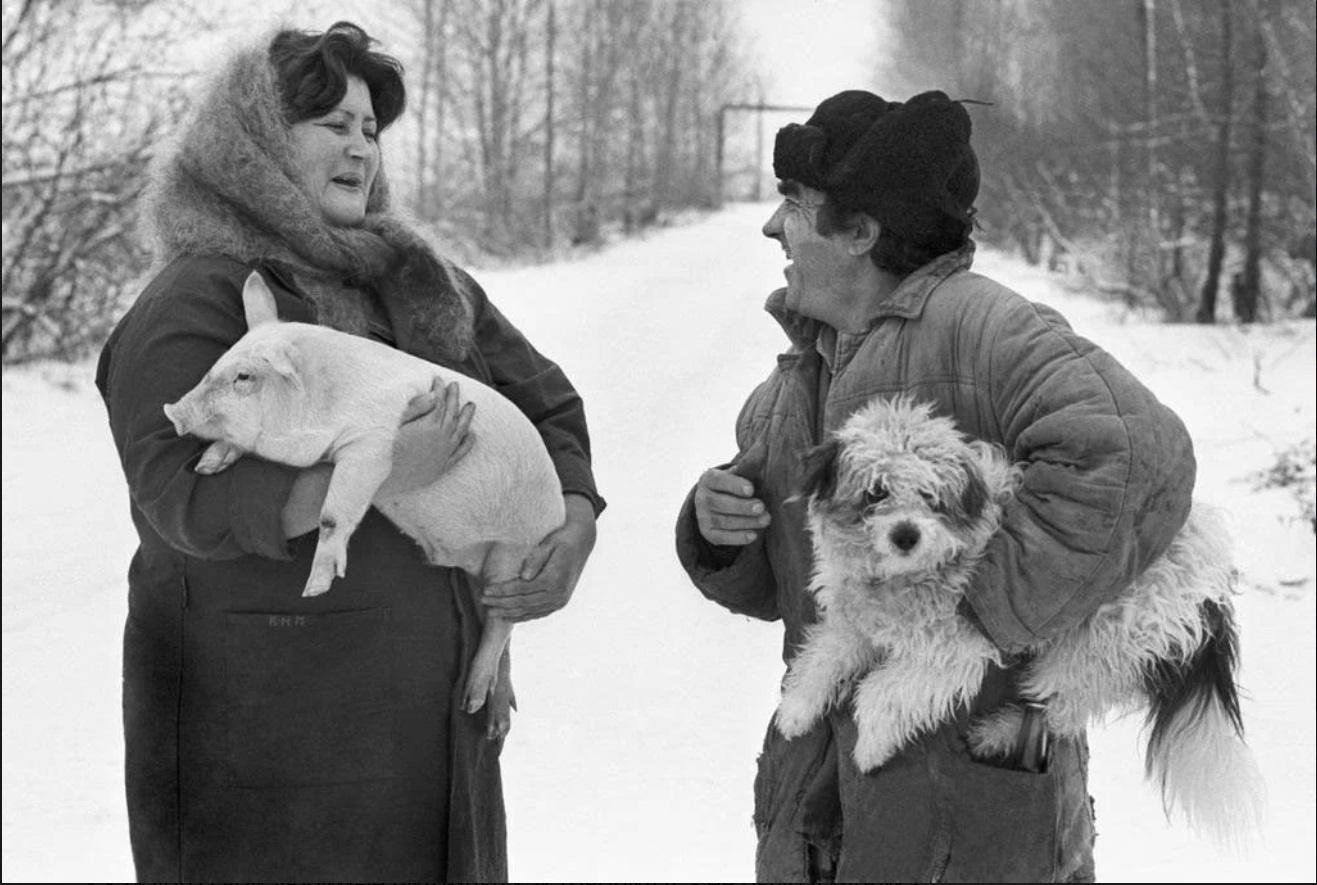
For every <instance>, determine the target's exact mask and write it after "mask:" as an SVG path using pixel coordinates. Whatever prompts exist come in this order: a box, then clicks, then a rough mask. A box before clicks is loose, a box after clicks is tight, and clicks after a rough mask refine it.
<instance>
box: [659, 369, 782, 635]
mask: <svg viewBox="0 0 1317 885" xmlns="http://www.w3.org/2000/svg"><path fill="white" fill-rule="evenodd" d="M763 390H764V386H763V385H761V386H760V387H759V388H758V389H756V391H755V392H754V393H753V394H751V395H750V398H749V399H748V400H746V403H745V405H744V406H743V407H742V408H741V414H740V415H739V416H738V417H737V420H736V436H737V444H738V446H739V448H740V453H739V454H738V455H737V456H736V458H734V459H733V460H731V461H729V462H728V463H726V464H722V465H719V467H718V469H719V470H728V469H730V468H732V467H734V466H735V465H736V464H737V462H738V461H740V460H741V459H742V458H743V457H745V455H746V453H747V452H749V451H750V450H751V449H752V448H754V442H755V440H756V439H757V438H758V435H759V433H762V428H755V427H752V426H751V425H752V423H753V422H752V421H751V420H750V416H751V415H752V414H754V411H755V409H754V407H755V403H756V400H757V398H758V397H759V396H760V395H761V393H762V391H763ZM751 479H752V481H753V482H754V483H755V486H756V488H758V487H759V486H760V480H759V479H757V478H754V477H753V476H751ZM696 488H698V485H697V486H692V487H691V490H690V492H689V493H688V494H687V495H686V500H685V502H684V503H683V504H682V505H681V511H680V512H679V513H678V515H677V527H676V542H677V559H678V560H679V561H680V562H681V565H682V568H684V569H685V570H686V574H687V575H689V576H690V579H691V582H692V583H694V584H695V586H696V588H697V589H698V590H699V591H700V592H701V593H702V594H704V596H705V598H707V599H710V600H712V601H714V602H716V603H718V604H719V605H721V606H722V607H723V608H726V609H728V610H729V611H732V612H735V613H736V614H738V615H748V616H750V617H752V618H759V619H760V620H764V621H776V620H778V619H780V618H781V617H782V613H781V611H780V610H779V609H778V604H777V578H776V576H775V575H774V573H773V566H772V563H771V561H770V560H769V558H768V548H767V537H768V533H767V532H760V533H759V536H758V538H756V539H755V540H754V542H753V543H750V544H746V545H744V546H742V547H722V546H717V545H714V544H710V543H709V542H708V541H706V540H705V539H704V536H703V535H702V534H700V527H699V522H698V521H697V520H696V518H695V489H696ZM776 516H777V514H774V517H775V518H776Z"/></svg>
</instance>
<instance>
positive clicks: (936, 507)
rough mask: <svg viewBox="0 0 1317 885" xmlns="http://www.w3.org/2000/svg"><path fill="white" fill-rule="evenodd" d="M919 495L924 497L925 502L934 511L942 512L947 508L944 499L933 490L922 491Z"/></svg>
mask: <svg viewBox="0 0 1317 885" xmlns="http://www.w3.org/2000/svg"><path fill="white" fill-rule="evenodd" d="M919 496H920V497H921V498H923V499H924V503H925V504H927V505H928V509H929V510H932V511H933V512H934V513H942V512H944V511H945V510H946V509H947V508H946V505H945V504H943V503H942V500H941V499H940V498H938V496H937V495H935V494H933V493H932V492H920V493H919Z"/></svg>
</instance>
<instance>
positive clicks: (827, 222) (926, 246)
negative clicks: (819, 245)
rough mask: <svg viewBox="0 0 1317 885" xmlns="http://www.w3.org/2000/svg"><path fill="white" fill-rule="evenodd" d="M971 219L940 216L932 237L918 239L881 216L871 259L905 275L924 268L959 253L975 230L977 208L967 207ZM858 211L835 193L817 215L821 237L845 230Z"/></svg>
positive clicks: (816, 223)
mask: <svg viewBox="0 0 1317 885" xmlns="http://www.w3.org/2000/svg"><path fill="white" fill-rule="evenodd" d="M966 211H967V212H968V214H969V216H970V222H969V223H966V222H963V221H958V220H956V219H954V218H951V217H949V216H945V215H942V216H939V217H938V218H937V219H936V220H935V221H933V222H931V225H932V228H933V232H932V234H931V235H930V236H927V237H920V238H919V239H915V238H913V237H908V236H905V235H903V234H900V233H897V232H896V231H895V230H894V227H895V226H894V225H891V224H887V223H886V222H885V221H884V220H883V219H881V218H879V219H877V221H878V224H879V226H880V227H881V232H880V233H879V234H878V242H877V243H876V244H875V245H874V247H873V248H872V249H871V250H869V259H870V260H871V261H873V263H874V265H875V266H877V267H878V268H879V269H881V270H885V271H887V272H889V273H894V274H896V275H897V276H900V277H903V276H905V275H906V274H909V273H912V272H914V271H916V270H918V269H919V268H921V267H923V266H924V265H925V264H928V262H930V261H932V260H933V259H934V258H937V257H938V256H939V255H945V254H946V253H948V252H955V251H956V250H957V249H959V248H960V247H961V246H964V245H965V244H966V243H967V242H969V236H970V232H971V231H972V230H973V218H974V209H973V208H972V207H971V208H970V209H968V210H966ZM854 214H855V213H854V212H851V211H847V210H846V209H844V208H842V207H841V206H839V205H837V203H836V202H834V201H833V199H832V197H831V196H828V198H827V199H826V200H825V201H824V203H823V205H822V206H820V207H819V209H818V212H817V214H816V215H815V216H814V217H815V230H817V231H818V233H819V234H820V235H821V236H825V237H828V236H832V235H833V234H835V233H837V232H838V231H840V230H842V229H844V228H845V227H846V225H847V224H849V223H850V222H851V219H852V218H853V217H854Z"/></svg>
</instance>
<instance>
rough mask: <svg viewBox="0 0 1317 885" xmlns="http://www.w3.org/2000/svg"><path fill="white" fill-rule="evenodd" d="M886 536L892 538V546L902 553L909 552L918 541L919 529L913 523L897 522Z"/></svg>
mask: <svg viewBox="0 0 1317 885" xmlns="http://www.w3.org/2000/svg"><path fill="white" fill-rule="evenodd" d="M888 537H889V538H891V539H892V546H893V547H895V548H896V549H897V550H900V551H901V552H902V553H909V552H910V551H911V550H913V549H914V547H915V545H916V544H918V543H919V529H918V528H916V527H915V525H914V523H910V522H902V523H897V525H896V528H894V529H892V531H891V534H890V535H888Z"/></svg>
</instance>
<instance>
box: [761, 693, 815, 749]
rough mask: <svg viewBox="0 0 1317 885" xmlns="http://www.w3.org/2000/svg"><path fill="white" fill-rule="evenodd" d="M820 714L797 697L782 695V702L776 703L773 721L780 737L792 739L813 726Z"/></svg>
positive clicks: (812, 706)
mask: <svg viewBox="0 0 1317 885" xmlns="http://www.w3.org/2000/svg"><path fill="white" fill-rule="evenodd" d="M820 715H821V711H819V710H816V709H814V705H812V704H806V703H803V702H802V701H801V700H800V699H799V698H797V697H794V696H791V695H784V696H783V698H782V702H781V703H780V704H778V707H777V715H776V716H775V717H774V720H773V721H774V722H775V723H776V725H777V730H778V731H779V732H781V734H782V737H784V738H786V739H787V740H792V739H793V738H798V737H800V736H801V735H802V734H804V733H805V732H807V731H809V730H810V729H811V728H813V727H814V723H816V722H818V720H819V716H820Z"/></svg>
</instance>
